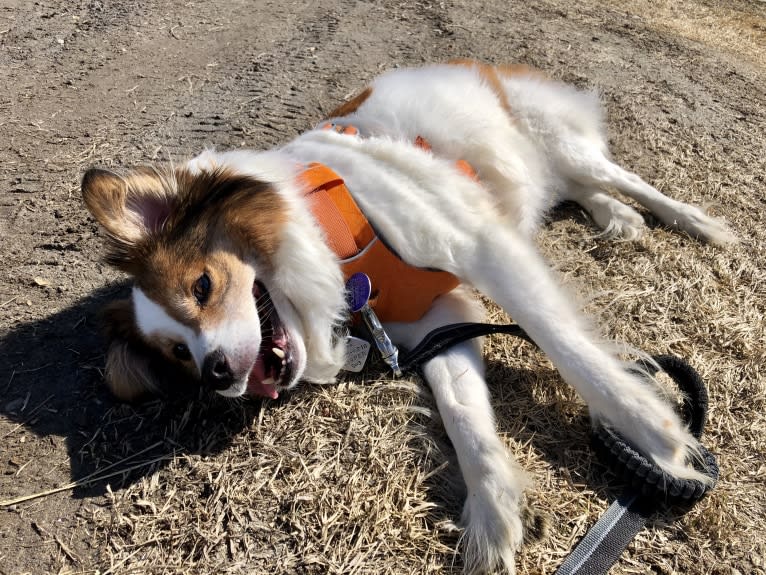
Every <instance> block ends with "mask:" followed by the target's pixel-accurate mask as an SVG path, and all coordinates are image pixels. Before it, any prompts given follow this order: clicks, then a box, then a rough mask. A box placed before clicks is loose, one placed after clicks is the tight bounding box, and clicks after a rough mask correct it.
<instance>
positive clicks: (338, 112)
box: [327, 86, 372, 118]
mask: <svg viewBox="0 0 766 575" xmlns="http://www.w3.org/2000/svg"><path fill="white" fill-rule="evenodd" d="M370 94H372V88H371V87H370V86H367V87H366V88H365V89H364V90H362V91H361V92H359V93H358V94H357V95H356V96H354V97H353V98H351V99H350V100H349V101H348V102H344V103H343V104H341V105H340V106H338V107H337V108H335V109H334V110H333V111H332V112H330V114H329V116H327V117H328V118H342V117H343V116H348V115H350V114H353V113H354V112H356V111H357V110H358V109H359V106H361V105H362V104H364V102H365V100H367V98H369V97H370Z"/></svg>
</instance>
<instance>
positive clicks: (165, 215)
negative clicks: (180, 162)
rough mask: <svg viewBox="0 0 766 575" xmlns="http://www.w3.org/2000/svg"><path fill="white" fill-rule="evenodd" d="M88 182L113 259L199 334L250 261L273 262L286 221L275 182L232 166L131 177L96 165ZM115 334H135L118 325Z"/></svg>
mask: <svg viewBox="0 0 766 575" xmlns="http://www.w3.org/2000/svg"><path fill="white" fill-rule="evenodd" d="M82 187H83V196H84V198H85V201H86V204H87V206H88V208H89V209H90V211H91V213H92V214H93V215H94V217H96V219H97V220H98V221H99V222H100V223H101V224H102V225H103V226H104V228H105V229H106V230H107V232H108V242H107V258H106V259H107V261H108V262H109V263H110V264H112V265H114V266H115V267H117V268H119V269H122V270H123V271H126V272H127V273H129V274H130V275H132V276H133V278H134V279H135V282H136V285H138V286H139V287H141V289H142V290H143V291H144V293H146V295H147V296H148V297H150V298H151V299H152V300H153V301H155V302H157V303H158V304H160V305H162V306H163V308H164V309H165V310H166V311H167V313H168V314H169V315H170V316H171V317H173V318H174V319H176V320H177V321H179V322H181V323H184V324H185V325H187V326H189V327H190V328H192V329H194V330H195V331H197V332H198V331H199V330H200V329H202V328H203V327H204V326H206V325H213V324H216V323H218V322H219V321H220V320H221V319H222V314H224V313H225V312H224V306H223V305H221V302H222V301H223V299H224V298H225V294H226V291H227V289H228V287H229V286H230V285H231V283H232V282H233V281H235V280H237V278H239V277H240V276H241V272H242V270H243V269H244V266H245V262H258V264H259V265H260V266H262V267H263V268H267V269H269V268H272V267H273V259H274V257H275V255H276V251H277V249H278V246H279V239H280V236H281V233H282V228H283V226H284V223H285V221H286V219H287V213H286V206H285V203H284V201H283V200H282V198H281V197H280V196H279V194H278V193H277V192H276V190H275V189H274V188H273V187H272V186H271V185H270V184H268V183H265V182H261V181H258V180H255V179H253V178H251V177H247V176H241V175H238V174H234V173H232V172H230V171H226V170H214V171H209V172H202V173H200V174H192V173H191V172H189V171H188V170H186V169H178V170H175V171H174V172H169V171H164V172H163V171H160V170H155V169H153V168H139V169H138V170H134V171H132V172H130V173H128V174H127V175H125V176H120V175H116V174H113V173H111V172H106V171H103V170H91V171H89V172H88V173H87V174H86V175H85V178H84V179H83V186H82ZM205 273H206V274H208V276H209V277H210V280H211V285H212V289H211V292H210V297H209V299H208V301H207V302H206V304H205V305H204V306H200V305H199V304H198V302H197V300H196V298H195V297H194V294H193V288H194V284H195V282H196V281H197V280H198V279H199V278H200V276H201V275H202V274H205ZM240 287H241V286H240ZM119 313H122V314H123V317H117V318H116V319H117V320H120V321H118V322H117V323H118V325H119V324H122V325H127V324H128V323H129V322H127V320H126V317H124V314H125V313H126V312H124V310H123V311H121V312H119ZM133 323H135V321H134V320H133ZM117 329H121V328H117ZM113 335H114V337H115V338H116V339H130V338H129V336H130V334H126V333H121V332H119V331H118V332H116V333H114V334H113ZM154 343H156V344H157V346H158V349H162V350H163V352H164V353H165V355H168V353H169V349H172V342H154ZM166 348H167V349H166ZM169 357H170V358H171V359H172V356H169Z"/></svg>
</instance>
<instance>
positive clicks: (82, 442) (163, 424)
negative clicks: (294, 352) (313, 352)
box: [0, 284, 256, 497]
mask: <svg viewBox="0 0 766 575" xmlns="http://www.w3.org/2000/svg"><path fill="white" fill-rule="evenodd" d="M127 290H128V288H127V286H126V285H125V284H120V285H116V286H110V287H105V288H103V289H101V290H98V291H97V292H95V293H94V294H92V295H91V296H89V297H87V298H85V299H83V300H80V301H79V302H77V303H76V304H75V305H73V306H71V307H69V308H66V309H64V310H63V311H60V312H58V313H56V314H54V315H51V316H49V317H46V318H43V319H40V320H37V321H34V322H29V323H25V324H21V325H19V326H17V327H15V328H13V329H11V330H10V331H9V333H7V334H6V335H4V336H3V337H2V338H0V357H2V358H3V365H2V367H0V382H2V383H0V385H2V386H3V387H2V388H0V398H1V399H0V414H2V415H3V416H5V417H6V418H8V419H9V420H10V421H11V422H15V423H16V425H15V426H13V427H12V428H11V430H10V431H9V432H7V433H6V437H8V436H11V435H12V434H13V433H15V432H16V431H18V430H19V429H22V428H23V429H24V430H26V431H29V432H31V433H34V434H36V435H38V436H43V437H44V436H57V437H61V438H63V440H64V441H65V444H66V450H67V453H68V456H69V460H70V469H71V480H72V481H81V480H84V479H87V478H89V477H92V476H93V474H95V475H96V476H102V477H103V475H104V474H111V475H110V476H109V477H105V478H103V479H102V480H100V481H93V482H89V483H87V484H86V485H83V486H80V487H78V488H77V489H75V491H74V493H75V496H76V497H85V496H90V495H96V494H100V493H103V492H104V490H105V488H106V485H107V483H111V484H112V485H113V486H114V485H120V481H122V482H123V483H122V484H123V485H127V484H130V483H132V482H134V481H136V480H138V479H140V478H141V477H143V476H146V475H148V474H151V473H154V472H155V471H156V470H157V468H158V467H161V466H163V465H164V464H165V463H166V462H167V461H169V460H170V459H171V458H172V455H173V454H174V453H202V454H214V453H217V452H220V451H221V450H223V449H225V448H226V446H227V445H228V444H229V442H230V438H231V437H233V436H234V435H236V433H237V432H239V431H240V430H242V429H243V428H245V427H246V426H249V424H250V422H251V421H252V419H253V416H254V414H255V413H256V404H255V403H250V402H239V403H235V402H231V401H225V400H223V399H221V398H218V397H217V396H215V395H213V394H205V393H204V392H202V391H200V390H198V389H190V390H189V392H188V393H187V394H185V395H184V397H181V398H178V399H175V400H173V401H169V402H168V401H166V402H160V401H153V402H149V403H146V404H142V405H137V406H130V405H125V404H119V403H117V402H115V401H114V400H113V399H112V398H111V396H110V394H109V392H108V391H107V389H106V388H105V386H104V384H103V372H102V369H103V365H104V352H105V340H104V338H103V336H102V333H101V327H100V325H99V313H100V309H101V308H102V307H103V306H104V304H105V303H106V302H108V301H110V300H112V299H114V298H115V297H120V296H125V295H127V293H128V291H127ZM202 395H204V396H205V397H204V401H197V399H200V397H201V396H202ZM5 443H6V444H5V445H4V448H3V449H4V451H5V452H6V454H7V456H8V458H9V460H11V461H13V459H14V445H17V442H13V441H6V442H5ZM126 469H127V470H129V471H127V472H123V471H122V470H126ZM115 472H116V474H115ZM107 480H108V481H107ZM8 495H9V494H8V493H4V494H3V496H8Z"/></svg>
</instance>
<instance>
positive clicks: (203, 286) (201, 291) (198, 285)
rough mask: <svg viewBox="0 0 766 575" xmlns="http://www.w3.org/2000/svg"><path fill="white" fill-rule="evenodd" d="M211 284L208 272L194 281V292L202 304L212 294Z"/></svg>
mask: <svg viewBox="0 0 766 575" xmlns="http://www.w3.org/2000/svg"><path fill="white" fill-rule="evenodd" d="M210 285H211V284H210V276H208V275H207V274H202V275H201V276H200V277H199V279H198V280H197V281H196V282H194V288H193V289H192V292H193V293H194V297H196V298H197V301H198V302H199V304H200V305H204V303H205V302H206V301H207V298H208V297H209V296H210Z"/></svg>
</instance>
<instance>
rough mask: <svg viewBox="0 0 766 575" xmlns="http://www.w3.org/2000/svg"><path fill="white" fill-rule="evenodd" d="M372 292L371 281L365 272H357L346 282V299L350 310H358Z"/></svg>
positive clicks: (368, 299)
mask: <svg viewBox="0 0 766 575" xmlns="http://www.w3.org/2000/svg"><path fill="white" fill-rule="evenodd" d="M371 293H372V283H370V278H369V276H368V275H367V274H366V273H363V272H357V273H355V274H354V275H352V276H351V277H350V278H348V281H347V282H346V299H347V301H348V307H349V308H350V309H351V311H352V312H358V311H359V310H360V309H362V308H363V307H364V306H365V305H366V304H367V302H368V301H370V294H371Z"/></svg>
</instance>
